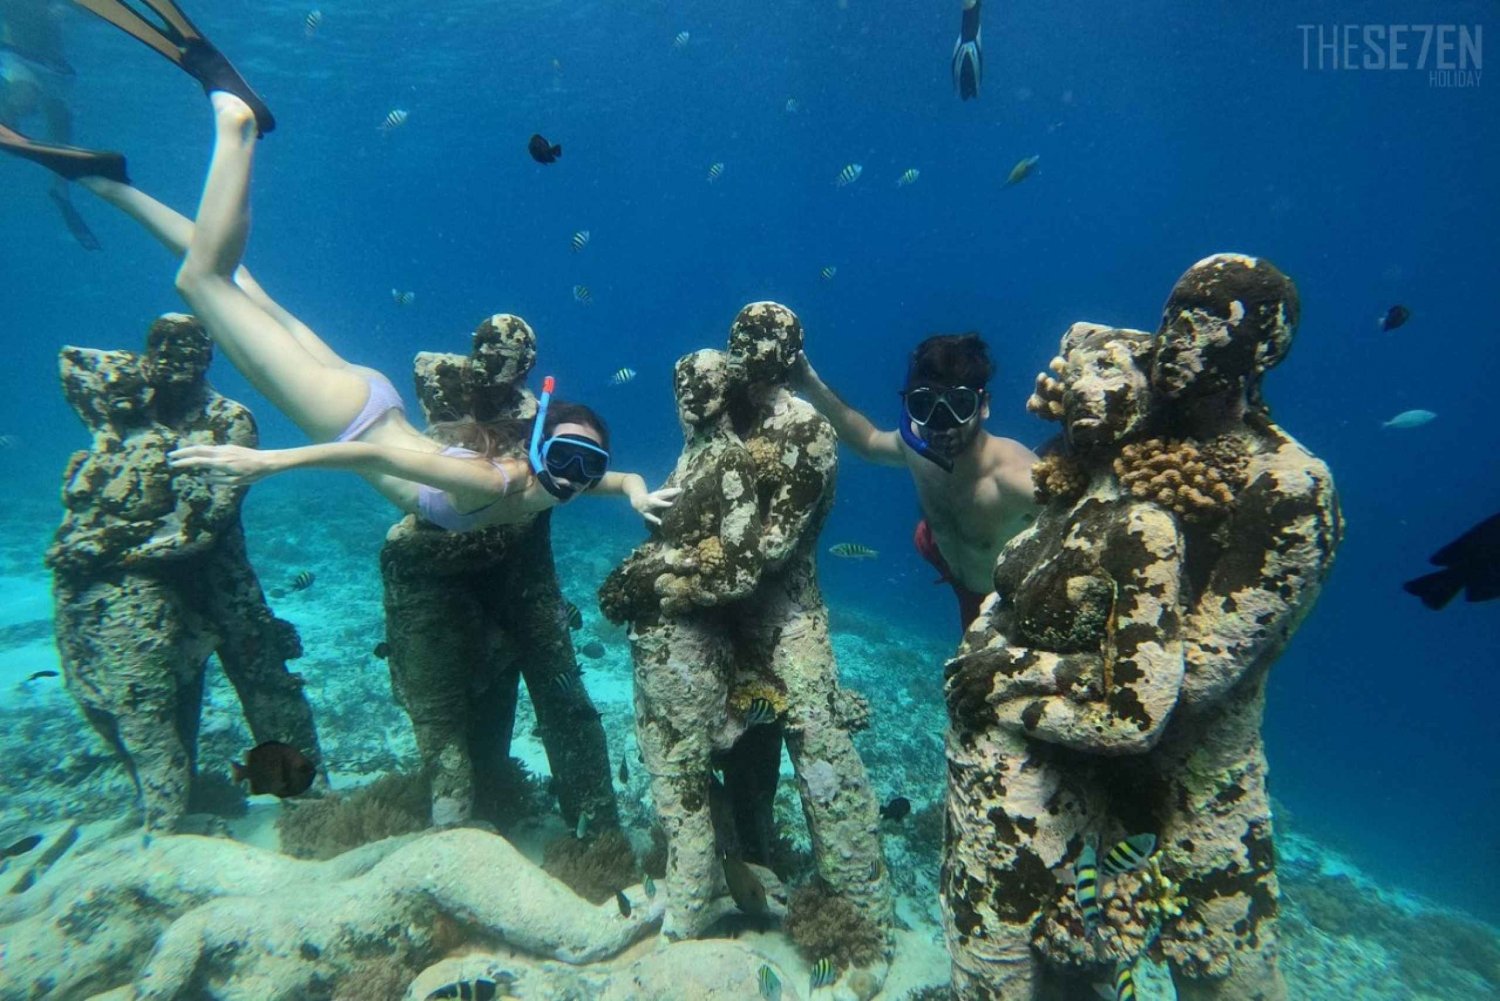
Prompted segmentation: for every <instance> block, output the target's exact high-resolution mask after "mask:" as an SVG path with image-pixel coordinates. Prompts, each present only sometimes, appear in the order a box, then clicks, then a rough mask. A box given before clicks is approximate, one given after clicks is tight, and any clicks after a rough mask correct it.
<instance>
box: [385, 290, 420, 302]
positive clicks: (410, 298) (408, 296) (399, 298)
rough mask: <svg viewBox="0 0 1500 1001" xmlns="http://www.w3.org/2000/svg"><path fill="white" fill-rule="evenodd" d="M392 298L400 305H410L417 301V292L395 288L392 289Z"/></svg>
mask: <svg viewBox="0 0 1500 1001" xmlns="http://www.w3.org/2000/svg"><path fill="white" fill-rule="evenodd" d="M391 298H392V299H394V300H395V302H396V305H398V306H410V305H411V304H412V303H414V302H416V301H417V293H415V292H402V291H401V290H400V289H394V288H393V289H391Z"/></svg>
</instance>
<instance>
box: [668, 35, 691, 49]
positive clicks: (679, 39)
mask: <svg viewBox="0 0 1500 1001" xmlns="http://www.w3.org/2000/svg"><path fill="white" fill-rule="evenodd" d="M692 40H693V36H692V35H691V34H689V33H688V32H686V31H679V32H678V33H677V36H676V37H675V38H673V39H672V48H674V49H685V48H687V44H688V42H691V41H692Z"/></svg>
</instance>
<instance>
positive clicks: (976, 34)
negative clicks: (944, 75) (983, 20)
mask: <svg viewBox="0 0 1500 1001" xmlns="http://www.w3.org/2000/svg"><path fill="white" fill-rule="evenodd" d="M979 3H980V0H974V2H973V3H972V4H969V3H967V2H966V3H965V6H964V19H963V23H962V24H961V25H960V26H959V31H958V41H956V42H954V43H953V86H954V87H955V88H957V90H958V96H959V98H960V99H961V100H965V101H967V100H968V99H969V98H971V97H978V96H979V82H980V79H981V78H982V77H983V76H984V48H983V41H982V36H983V31H982V30H981V28H980V25H979Z"/></svg>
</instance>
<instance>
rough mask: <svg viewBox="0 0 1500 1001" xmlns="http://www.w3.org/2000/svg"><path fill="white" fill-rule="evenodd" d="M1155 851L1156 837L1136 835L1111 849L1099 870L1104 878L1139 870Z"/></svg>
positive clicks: (1152, 835)
mask: <svg viewBox="0 0 1500 1001" xmlns="http://www.w3.org/2000/svg"><path fill="white" fill-rule="evenodd" d="M1154 851H1156V835H1154V834H1137V835H1136V836H1135V837H1133V838H1126V839H1125V840H1124V841H1120V842H1117V843H1116V844H1115V846H1114V847H1113V848H1111V849H1110V850H1109V852H1108V853H1107V854H1106V855H1105V856H1104V861H1103V863H1101V864H1100V866H1099V869H1100V871H1102V872H1103V873H1104V875H1106V876H1118V875H1119V874H1120V873H1122V872H1132V871H1134V870H1136V869H1139V868H1140V867H1141V866H1142V865H1143V864H1145V861H1146V860H1147V859H1148V858H1150V857H1151V853H1152V852H1154Z"/></svg>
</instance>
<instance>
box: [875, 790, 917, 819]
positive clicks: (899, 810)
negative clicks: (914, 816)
mask: <svg viewBox="0 0 1500 1001" xmlns="http://www.w3.org/2000/svg"><path fill="white" fill-rule="evenodd" d="M910 813H911V800H909V799H907V798H906V797H905V796H897V797H896V798H895V799H893V800H891V801H890V802H889V803H887V804H886V805H885V806H882V807H881V808H880V817H881V819H882V820H896V821H901V820H905V819H906V817H907V815H908V814H910Z"/></svg>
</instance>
